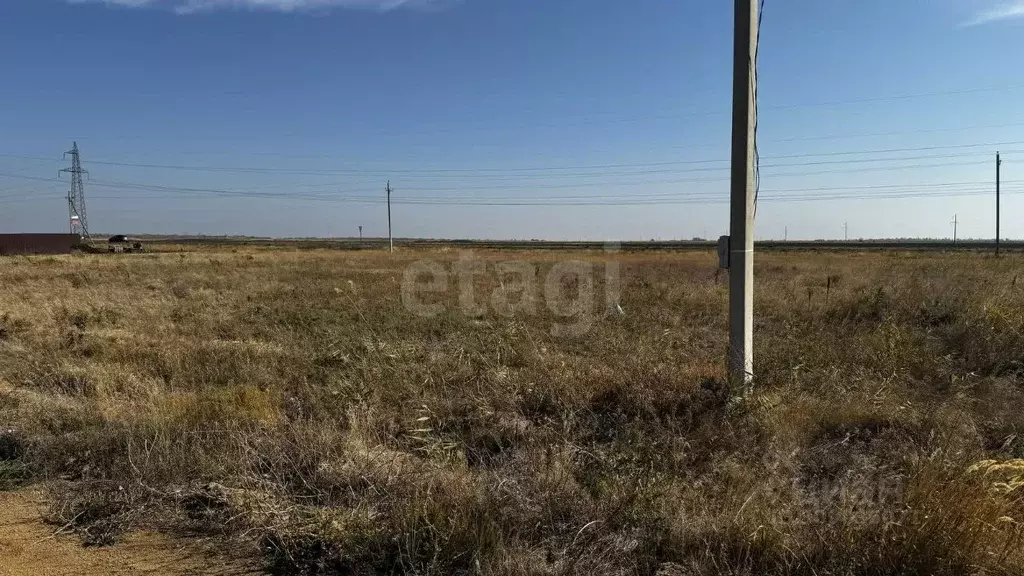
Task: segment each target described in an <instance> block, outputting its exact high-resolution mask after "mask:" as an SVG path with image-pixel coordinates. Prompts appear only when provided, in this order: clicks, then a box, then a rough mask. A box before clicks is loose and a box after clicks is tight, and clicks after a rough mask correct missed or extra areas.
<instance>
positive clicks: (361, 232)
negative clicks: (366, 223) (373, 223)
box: [359, 226, 363, 244]
mask: <svg viewBox="0 0 1024 576" xmlns="http://www.w3.org/2000/svg"><path fill="white" fill-rule="evenodd" d="M362 242H363V227H362V226H360V227H359V243H360V244H362Z"/></svg>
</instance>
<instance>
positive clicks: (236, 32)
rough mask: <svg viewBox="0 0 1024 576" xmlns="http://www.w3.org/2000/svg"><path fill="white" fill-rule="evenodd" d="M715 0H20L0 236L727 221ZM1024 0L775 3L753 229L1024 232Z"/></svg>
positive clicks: (0, 146) (725, 66) (571, 233)
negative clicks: (391, 202)
mask: <svg viewBox="0 0 1024 576" xmlns="http://www.w3.org/2000/svg"><path fill="white" fill-rule="evenodd" d="M731 4H732V3H731V2H727V1H725V0H718V1H714V2H711V1H704V2H683V1H669V0H629V1H626V0H544V1H541V0H461V1H460V0H408V1H406V2H401V1H399V0H386V1H385V0H149V1H147V0H119V1H108V2H102V1H88V0H77V1H74V2H69V1H66V0H4V2H2V3H0V50H2V51H3V53H4V54H5V58H4V63H3V73H4V74H3V76H4V82H3V84H2V85H0V230H2V231H54V230H64V229H66V227H67V210H66V203H65V201H64V200H63V198H64V194H65V193H66V189H67V181H66V180H64V181H63V182H56V181H54V180H55V179H56V177H57V173H56V171H57V169H59V168H61V167H64V166H66V163H65V162H61V161H60V158H61V153H62V152H63V151H65V150H67V149H69V148H70V146H71V143H72V141H77V142H78V143H79V146H80V147H81V149H82V153H83V160H84V164H85V167H86V168H87V169H89V170H90V174H91V180H89V181H87V182H86V195H87V199H88V208H89V219H90V225H91V228H92V229H93V230H94V231H96V232H98V233H115V232H127V233H144V232H152V233H206V234H221V233H223V234H252V235H274V236H353V235H356V234H357V233H358V228H357V227H358V226H360V225H362V226H363V227H364V234H366V235H367V236H380V235H385V234H386V231H387V228H386V222H387V220H386V207H385V206H384V205H383V204H382V202H383V199H384V184H385V182H386V181H387V180H389V179H390V180H391V183H392V186H394V188H395V190H396V191H395V194H394V198H395V201H396V204H395V206H394V221H395V234H396V235H397V236H417V237H445V238H451V237H479V238H484V237H486V238H588V239H609V238H611V239H648V238H660V239H669V238H690V237H693V236H708V237H715V236H717V235H719V234H722V233H725V231H726V230H725V228H726V226H727V217H726V213H727V208H728V206H727V204H726V201H727V199H728V180H727V177H728V170H727V168H728V163H727V162H726V160H727V159H728V157H729V147H728V145H729V142H728V141H729V130H730V127H729V121H730V120H729V106H730V91H731V68H730V67H731V50H732V43H731V42H732V41H731V35H732V9H731ZM1021 38H1024V2H1020V1H1017V2H1013V1H1008V2H1007V1H1002V0H906V1H899V2H895V1H893V0H861V1H858V2H853V1H852V0H814V1H812V0H789V1H786V2H781V1H779V0H767V3H766V6H765V15H764V22H763V31H762V45H761V69H760V81H761V85H760V96H761V117H760V131H759V140H760V152H761V156H762V171H761V173H762V192H761V196H760V198H761V202H760V203H759V207H758V214H757V216H758V220H757V236H758V237H759V238H780V237H782V236H783V235H784V234H785V233H786V230H787V229H788V234H789V237H790V238H836V237H842V235H843V223H844V222H848V225H849V234H850V236H851V237H897V236H919V237H942V236H948V235H950V234H951V227H950V224H949V223H950V221H951V220H952V218H953V215H954V214H957V217H958V220H959V222H960V230H959V232H960V236H961V237H965V238H966V237H982V236H989V237H990V236H991V235H992V232H991V229H992V221H993V217H994V200H993V198H992V195H991V194H988V191H989V190H991V189H992V188H993V181H994V153H995V151H996V150H997V149H1001V150H1003V151H1004V163H1003V180H1004V182H1005V185H1004V189H1005V190H1006V196H1005V199H1004V201H1003V213H1004V219H1003V231H1004V235H1007V236H1009V237H1024V220H1021V219H1019V218H1016V217H1013V215H1014V214H1018V213H1020V211H1021V210H1022V209H1024V153H1022V152H1024V106H1022V105H1021V102H1024V67H1022V66H1021V64H1020V50H1021Z"/></svg>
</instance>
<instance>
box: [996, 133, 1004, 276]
mask: <svg viewBox="0 0 1024 576" xmlns="http://www.w3.org/2000/svg"><path fill="white" fill-rule="evenodd" d="M1002 164H1003V159H1002V158H1000V157H999V152H996V256H999V167H1000V166H1002Z"/></svg>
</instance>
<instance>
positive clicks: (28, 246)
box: [0, 234, 81, 256]
mask: <svg viewBox="0 0 1024 576" xmlns="http://www.w3.org/2000/svg"><path fill="white" fill-rule="evenodd" d="M79 243H81V239H80V238H79V237H78V235H76V234H0V256H9V255H12V254H69V253H71V250H72V249H73V248H74V247H75V246H77V245H78V244H79Z"/></svg>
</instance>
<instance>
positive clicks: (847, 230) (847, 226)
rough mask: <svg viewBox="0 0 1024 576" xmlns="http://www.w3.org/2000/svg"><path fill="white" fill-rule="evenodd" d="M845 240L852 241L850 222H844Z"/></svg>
mask: <svg viewBox="0 0 1024 576" xmlns="http://www.w3.org/2000/svg"><path fill="white" fill-rule="evenodd" d="M843 241H845V242H849V241H850V223H849V222H843Z"/></svg>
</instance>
